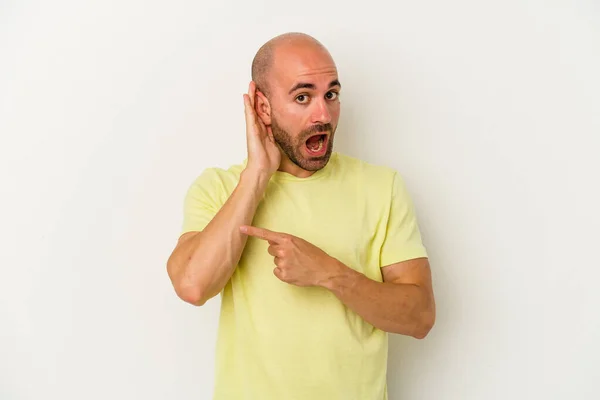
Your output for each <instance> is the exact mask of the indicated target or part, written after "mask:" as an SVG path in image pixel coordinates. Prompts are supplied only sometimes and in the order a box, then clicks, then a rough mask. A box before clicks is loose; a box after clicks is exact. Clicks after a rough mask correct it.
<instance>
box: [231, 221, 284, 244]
mask: <svg viewBox="0 0 600 400" xmlns="http://www.w3.org/2000/svg"><path fill="white" fill-rule="evenodd" d="M240 231H241V232H242V233H245V234H246V235H248V236H254V237H257V238H259V239H263V240H268V241H273V242H275V243H278V242H279V241H280V240H281V239H282V238H283V234H281V233H279V232H273V231H270V230H268V229H265V228H258V227H256V226H249V225H242V226H241V227H240Z"/></svg>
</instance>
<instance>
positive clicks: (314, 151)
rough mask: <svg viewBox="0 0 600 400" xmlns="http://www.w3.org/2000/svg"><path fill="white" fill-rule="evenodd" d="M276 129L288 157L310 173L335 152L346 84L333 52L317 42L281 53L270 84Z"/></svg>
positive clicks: (275, 131) (278, 140) (272, 123)
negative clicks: (342, 87) (341, 91)
mask: <svg viewBox="0 0 600 400" xmlns="http://www.w3.org/2000/svg"><path fill="white" fill-rule="evenodd" d="M269 87H270V90H271V93H270V96H269V103H270V105H271V129H272V130H273V136H274V138H275V141H276V142H277V143H278V144H279V146H280V147H281V149H282V150H283V152H284V153H285V154H286V155H287V156H288V158H289V159H290V160H291V161H292V162H293V163H294V164H296V165H298V166H299V167H300V168H302V169H304V170H306V171H317V170H319V169H321V168H323V167H324V166H325V165H326V164H327V162H328V161H329V158H330V157H331V152H332V151H333V137H334V134H335V130H336V129H337V124H338V120H339V117H340V101H339V98H338V95H339V92H340V89H341V86H340V83H339V82H338V76H337V69H336V67H335V64H334V62H333V60H332V59H331V56H330V55H329V54H328V53H327V52H326V51H324V50H322V49H319V48H315V47H314V46H313V47H311V46H305V47H301V48H295V49H286V50H281V51H279V52H277V53H276V55H275V58H274V63H273V69H272V74H271V79H270V84H269Z"/></svg>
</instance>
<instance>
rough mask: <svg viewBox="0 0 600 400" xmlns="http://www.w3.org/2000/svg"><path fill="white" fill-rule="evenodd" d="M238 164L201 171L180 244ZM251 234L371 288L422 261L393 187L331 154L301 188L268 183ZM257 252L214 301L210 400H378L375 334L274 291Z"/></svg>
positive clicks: (400, 193) (380, 369)
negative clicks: (332, 261) (295, 249)
mask: <svg viewBox="0 0 600 400" xmlns="http://www.w3.org/2000/svg"><path fill="white" fill-rule="evenodd" d="M246 162H247V161H246V160H245V161H244V162H243V163H241V164H239V165H236V166H233V167H231V168H229V169H227V170H225V169H221V168H208V169H206V170H204V171H203V173H202V174H201V175H200V176H199V177H198V179H197V180H196V181H195V182H194V183H193V184H192V186H191V187H190V189H189V191H188V193H187V196H186V200H185V207H184V208H185V210H184V215H185V217H184V223H183V231H182V233H184V232H189V231H198V230H202V229H203V228H204V227H205V226H206V224H208V222H209V221H210V220H211V218H212V217H213V216H214V215H215V214H216V213H217V211H218V210H219V208H220V207H221V206H222V204H223V203H224V202H225V201H226V200H227V198H228V197H229V195H230V193H231V192H232V191H233V189H234V188H235V186H236V184H237V182H238V181H239V178H240V173H241V172H242V170H243V168H244V166H245V165H246ZM253 225H255V226H259V227H263V228H267V229H270V230H274V231H277V232H285V233H289V234H292V235H295V236H299V237H301V238H303V239H305V240H307V241H309V242H311V243H313V244H314V245H316V246H318V247H319V248H321V249H323V250H324V251H325V252H326V253H328V254H329V255H331V256H332V257H335V258H337V259H338V260H340V261H342V262H343V263H345V264H346V265H348V266H349V267H351V268H353V269H355V270H357V271H360V272H361V273H363V274H365V275H366V276H368V277H369V278H371V279H373V280H376V281H382V275H381V267H383V266H386V265H389V264H393V263H397V262H400V261H404V260H408V259H412V258H418V257H426V256H427V253H426V250H425V247H424V246H423V244H422V241H421V234H420V232H419V228H418V225H417V221H416V217H415V212H414V209H413V205H412V202H411V200H410V197H409V195H408V193H407V191H406V188H405V185H404V183H403V180H402V178H401V177H400V175H399V174H398V173H396V172H395V171H394V170H392V169H390V168H387V167H383V166H376V165H372V164H368V163H366V162H363V161H360V160H358V159H355V158H352V157H349V156H347V155H343V154H341V153H337V152H334V153H333V154H332V157H331V159H330V161H329V163H328V164H327V166H326V167H325V168H323V169H321V170H320V171H317V172H316V173H314V174H313V175H312V176H310V177H308V178H304V179H302V178H296V177H294V176H293V175H290V174H287V173H284V172H280V171H278V172H276V173H275V175H274V176H273V177H272V178H271V180H270V182H269V185H268V188H267V190H266V192H265V195H264V198H263V200H262V202H261V203H260V205H259V207H258V210H257V212H256V214H255V218H254V221H253ZM267 247H268V243H267V242H265V241H262V240H260V239H256V238H252V237H251V238H249V239H248V242H247V245H246V248H245V249H244V253H243V255H242V258H241V260H240V263H239V265H238V266H237V269H236V271H235V272H234V274H233V276H232V278H231V280H230V281H229V283H228V284H227V286H226V287H225V288H224V289H223V291H222V292H221V315H220V322H219V330H218V340H217V349H216V370H215V375H216V376H215V391H214V400H240V399H248V400H250V399H251V400H365V399H369V400H385V399H387V386H386V367H387V351H388V341H387V334H386V333H385V332H383V331H381V330H379V329H376V328H374V327H373V326H372V325H371V324H369V323H367V322H365V321H364V320H363V319H362V318H361V317H360V316H358V314H356V313H354V312H353V311H351V310H350V309H348V308H347V307H346V306H344V304H343V303H342V302H341V301H340V300H339V299H337V297H335V296H334V295H333V293H331V292H329V291H328V290H326V289H323V288H319V287H308V288H307V287H297V286H293V285H289V284H287V283H284V282H282V281H280V280H279V279H277V277H276V276H275V275H274V274H273V269H274V268H275V265H274V263H273V257H272V256H271V255H269V254H268V253H267Z"/></svg>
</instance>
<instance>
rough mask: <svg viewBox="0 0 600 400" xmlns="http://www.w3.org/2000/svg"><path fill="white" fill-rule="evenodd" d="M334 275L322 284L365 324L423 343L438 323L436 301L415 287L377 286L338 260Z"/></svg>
mask: <svg viewBox="0 0 600 400" xmlns="http://www.w3.org/2000/svg"><path fill="white" fill-rule="evenodd" d="M333 271H334V272H333V273H332V274H331V276H330V277H329V278H328V279H327V280H326V281H325V282H323V283H322V284H321V286H323V287H325V288H326V289H328V290H330V291H331V292H332V293H333V294H335V296H336V297H337V298H338V299H340V300H341V301H342V302H343V303H344V304H345V305H346V306H347V307H348V308H350V309H351V310H353V311H354V312H356V313H357V314H358V315H360V316H361V317H362V318H363V319H364V320H365V321H367V322H369V323H370V324H371V325H373V326H375V327H376V328H379V329H381V330H383V331H386V332H392V333H398V334H402V335H408V336H413V337H415V338H418V339H421V338H423V337H425V336H426V335H427V332H428V331H429V329H430V328H431V325H432V323H433V319H434V312H435V310H434V307H435V305H434V304H433V300H432V297H431V295H430V293H428V291H427V290H425V289H424V288H422V287H419V286H417V285H413V284H397V283H391V282H377V281H374V280H372V279H369V278H368V277H366V276H365V275H363V274H361V273H359V272H357V271H355V270H353V269H351V268H349V267H348V266H346V265H344V264H343V263H341V262H339V261H338V260H334V267H333Z"/></svg>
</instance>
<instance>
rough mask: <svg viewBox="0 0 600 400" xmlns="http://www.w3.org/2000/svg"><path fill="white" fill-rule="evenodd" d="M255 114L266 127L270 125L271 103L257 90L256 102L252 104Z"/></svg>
mask: <svg viewBox="0 0 600 400" xmlns="http://www.w3.org/2000/svg"><path fill="white" fill-rule="evenodd" d="M254 108H255V110H256V114H257V115H258V117H259V118H260V119H261V120H262V122H263V124H265V125H266V126H269V125H271V103H269V100H268V99H267V97H266V96H265V95H264V94H263V93H262V92H261V91H259V90H258V89H257V90H256V101H255V102H254Z"/></svg>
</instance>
